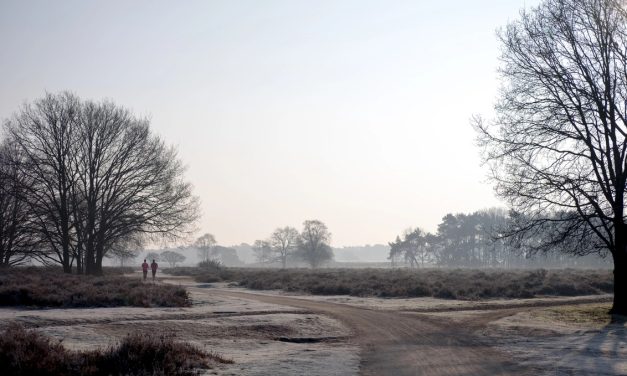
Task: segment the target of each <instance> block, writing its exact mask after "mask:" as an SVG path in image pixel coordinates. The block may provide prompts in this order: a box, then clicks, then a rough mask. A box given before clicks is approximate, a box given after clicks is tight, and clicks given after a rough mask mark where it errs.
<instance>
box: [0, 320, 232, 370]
mask: <svg viewBox="0 0 627 376" xmlns="http://www.w3.org/2000/svg"><path fill="white" fill-rule="evenodd" d="M214 363H232V361H230V360H228V359H224V358H222V357H221V356H219V355H217V354H215V353H207V352H205V351H202V350H200V349H198V348H196V347H194V346H192V345H190V344H188V343H183V342H177V341H175V340H174V338H173V337H171V336H154V335H152V336H151V335H139V334H130V335H128V336H127V337H125V338H124V339H123V340H122V341H121V342H120V343H119V344H118V345H115V346H112V347H110V348H108V349H105V350H96V351H87V352H77V351H69V350H66V349H65V348H64V347H63V346H62V345H61V343H59V342H56V341H52V340H50V339H49V338H47V337H45V336H43V335H41V334H39V333H37V332H35V331H27V330H25V329H24V328H23V327H21V326H17V325H11V326H9V327H8V328H7V329H5V330H4V332H3V333H1V335H0V370H2V372H3V374H8V375H15V376H22V375H24V376H26V375H41V376H48V375H50V376H53V375H54V376H74V375H77V376H78V375H83V376H106V375H129V376H135V375H137V376H144V375H151V376H157V375H159V376H160V375H175V376H178V375H191V374H198V373H199V372H198V371H199V370H202V369H207V368H210V366H211V364H214Z"/></svg>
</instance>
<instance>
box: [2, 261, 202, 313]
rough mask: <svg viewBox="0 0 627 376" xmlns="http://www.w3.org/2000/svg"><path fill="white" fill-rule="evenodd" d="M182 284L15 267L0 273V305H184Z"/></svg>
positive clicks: (185, 298)
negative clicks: (155, 282) (144, 281)
mask: <svg viewBox="0 0 627 376" xmlns="http://www.w3.org/2000/svg"><path fill="white" fill-rule="evenodd" d="M188 305H190V301H189V297H188V295H187V291H186V290H185V289H184V288H183V287H179V286H173V285H164V284H154V283H143V282H142V281H141V280H140V279H139V278H128V277H124V276H122V275H117V274H116V273H114V274H113V275H105V276H101V277H93V276H83V275H74V274H65V273H62V272H61V271H60V270H59V269H56V268H51V269H48V268H35V267H32V268H15V269H5V270H2V272H1V274H0V306H31V307H32V306H34V307H118V306H135V307H184V306H188Z"/></svg>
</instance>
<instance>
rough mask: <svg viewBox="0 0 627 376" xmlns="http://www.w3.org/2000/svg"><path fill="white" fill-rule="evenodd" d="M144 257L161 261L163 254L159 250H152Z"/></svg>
mask: <svg viewBox="0 0 627 376" xmlns="http://www.w3.org/2000/svg"><path fill="white" fill-rule="evenodd" d="M144 258H145V259H146V260H148V261H152V260H155V261H161V254H160V253H159V252H155V251H151V252H148V253H146V256H145V257H144Z"/></svg>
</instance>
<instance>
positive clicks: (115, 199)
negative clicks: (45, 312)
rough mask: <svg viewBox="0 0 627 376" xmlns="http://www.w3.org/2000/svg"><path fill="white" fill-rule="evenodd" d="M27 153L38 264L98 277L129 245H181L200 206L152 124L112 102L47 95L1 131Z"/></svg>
mask: <svg viewBox="0 0 627 376" xmlns="http://www.w3.org/2000/svg"><path fill="white" fill-rule="evenodd" d="M6 129H7V130H8V134H9V138H10V139H11V142H14V143H15V144H16V145H17V147H18V149H19V152H20V153H21V154H22V155H24V163H22V164H21V166H23V168H22V172H23V173H24V175H25V176H26V177H27V179H28V180H29V182H30V185H29V189H28V195H29V199H28V200H27V202H28V203H29V206H30V210H31V213H33V215H34V216H35V217H36V220H35V221H34V223H35V225H36V228H37V231H38V233H39V237H40V238H41V239H42V240H43V241H44V242H43V243H42V244H45V245H46V246H45V247H43V249H44V250H45V251H46V252H44V253H42V259H43V260H44V261H55V262H58V263H60V264H61V265H63V268H64V270H65V271H66V272H70V271H71V269H72V265H73V263H74V262H75V261H76V265H77V268H78V270H79V272H81V271H83V270H84V271H85V272H86V273H88V274H100V273H101V272H102V260H103V257H105V256H106V255H107V253H108V252H110V251H112V250H115V249H120V248H121V247H120V245H121V244H125V243H127V242H128V241H129V239H133V240H143V239H146V238H153V239H154V238H167V239H172V238H177V237H180V236H182V235H185V234H187V233H189V230H190V224H192V223H193V222H194V221H195V219H196V218H197V215H198V214H197V199H196V198H195V197H194V196H193V195H192V192H191V186H190V185H189V184H188V183H186V182H185V181H184V179H183V173H184V168H183V167H182V164H181V162H180V161H179V160H178V158H177V155H176V151H175V150H174V149H173V148H171V147H168V146H166V145H165V144H164V142H163V141H162V140H161V139H159V138H158V137H157V136H155V135H154V134H152V133H151V132H150V128H149V123H148V121H147V120H145V119H138V118H136V117H135V116H133V115H132V114H131V113H130V112H129V111H128V110H126V109H124V108H122V107H119V106H117V105H115V104H113V103H111V102H107V101H105V102H99V103H98V102H92V101H81V100H79V98H77V97H76V96H74V95H73V94H70V93H61V94H57V95H54V94H47V95H46V96H45V97H44V98H43V99H40V100H38V101H35V102H34V103H33V104H27V105H24V106H23V107H22V109H21V110H20V111H19V112H18V113H17V114H16V115H14V116H13V117H12V118H11V119H10V120H9V121H8V122H7V124H6Z"/></svg>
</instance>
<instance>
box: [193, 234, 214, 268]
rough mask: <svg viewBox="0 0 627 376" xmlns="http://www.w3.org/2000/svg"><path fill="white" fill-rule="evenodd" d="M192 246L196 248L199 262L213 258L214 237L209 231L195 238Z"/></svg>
mask: <svg viewBox="0 0 627 376" xmlns="http://www.w3.org/2000/svg"><path fill="white" fill-rule="evenodd" d="M194 246H195V247H196V248H197V249H198V258H200V261H201V262H203V261H204V262H208V261H209V260H211V259H212V258H213V250H214V248H215V246H216V238H215V237H214V236H213V235H212V234H209V233H206V234H204V235H203V236H201V237H199V238H198V239H196V242H194Z"/></svg>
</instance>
